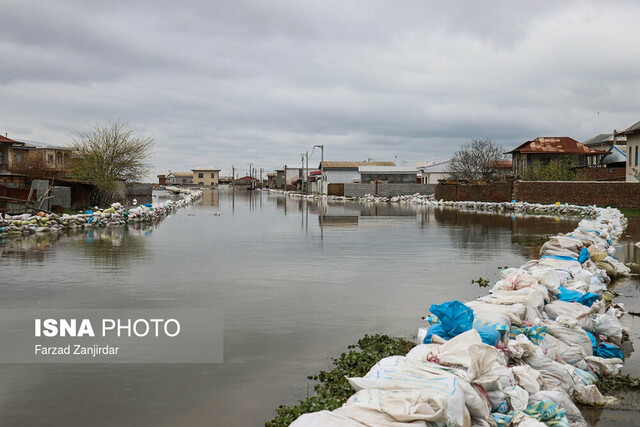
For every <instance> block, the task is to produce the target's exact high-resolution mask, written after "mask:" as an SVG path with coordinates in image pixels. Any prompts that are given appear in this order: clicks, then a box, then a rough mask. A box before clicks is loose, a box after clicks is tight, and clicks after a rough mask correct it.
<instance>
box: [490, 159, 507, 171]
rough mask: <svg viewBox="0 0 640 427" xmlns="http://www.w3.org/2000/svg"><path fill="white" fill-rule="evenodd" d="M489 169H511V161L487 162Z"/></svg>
mask: <svg viewBox="0 0 640 427" xmlns="http://www.w3.org/2000/svg"><path fill="white" fill-rule="evenodd" d="M488 164H489V167H490V168H494V169H511V167H512V166H513V162H512V161H511V160H496V161H495V162H489V163H488Z"/></svg>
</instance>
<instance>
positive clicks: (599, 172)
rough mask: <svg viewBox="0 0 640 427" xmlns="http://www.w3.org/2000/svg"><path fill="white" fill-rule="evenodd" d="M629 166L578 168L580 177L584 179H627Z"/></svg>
mask: <svg viewBox="0 0 640 427" xmlns="http://www.w3.org/2000/svg"><path fill="white" fill-rule="evenodd" d="M626 174H627V168H626V167H624V166H618V167H615V168H584V169H579V170H578V179H580V180H583V181H625V179H626Z"/></svg>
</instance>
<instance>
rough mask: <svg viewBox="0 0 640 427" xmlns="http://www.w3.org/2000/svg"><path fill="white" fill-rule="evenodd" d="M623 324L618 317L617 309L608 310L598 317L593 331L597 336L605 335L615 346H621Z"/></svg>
mask: <svg viewBox="0 0 640 427" xmlns="http://www.w3.org/2000/svg"><path fill="white" fill-rule="evenodd" d="M623 330H624V328H623V326H622V323H620V321H619V320H618V318H617V317H616V313H615V309H614V310H608V311H607V312H606V313H604V314H599V315H597V316H596V319H595V322H594V327H593V331H594V333H595V334H597V335H605V336H606V337H608V338H609V340H611V342H613V343H614V344H618V345H620V342H621V341H622V331H623Z"/></svg>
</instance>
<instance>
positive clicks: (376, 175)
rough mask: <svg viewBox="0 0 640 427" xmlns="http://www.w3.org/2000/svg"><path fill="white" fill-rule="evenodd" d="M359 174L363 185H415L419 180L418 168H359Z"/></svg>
mask: <svg viewBox="0 0 640 427" xmlns="http://www.w3.org/2000/svg"><path fill="white" fill-rule="evenodd" d="M358 172H359V174H360V182H361V183H362V184H369V183H376V182H384V183H389V184H415V183H416V182H417V179H418V171H417V170H416V168H408V167H406V166H368V165H367V166H358Z"/></svg>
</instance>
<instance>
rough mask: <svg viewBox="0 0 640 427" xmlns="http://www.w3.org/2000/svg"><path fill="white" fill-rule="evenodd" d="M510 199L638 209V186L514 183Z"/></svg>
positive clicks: (639, 193) (588, 183) (583, 183)
mask: <svg viewBox="0 0 640 427" xmlns="http://www.w3.org/2000/svg"><path fill="white" fill-rule="evenodd" d="M513 198H514V199H516V200H518V201H525V202H534V203H545V204H549V203H555V202H560V203H575V204H578V205H599V206H617V207H621V208H640V184H638V183H633V182H595V181H569V182H540V181H538V182H536V181H517V182H516V183H515V185H514V188H513Z"/></svg>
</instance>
